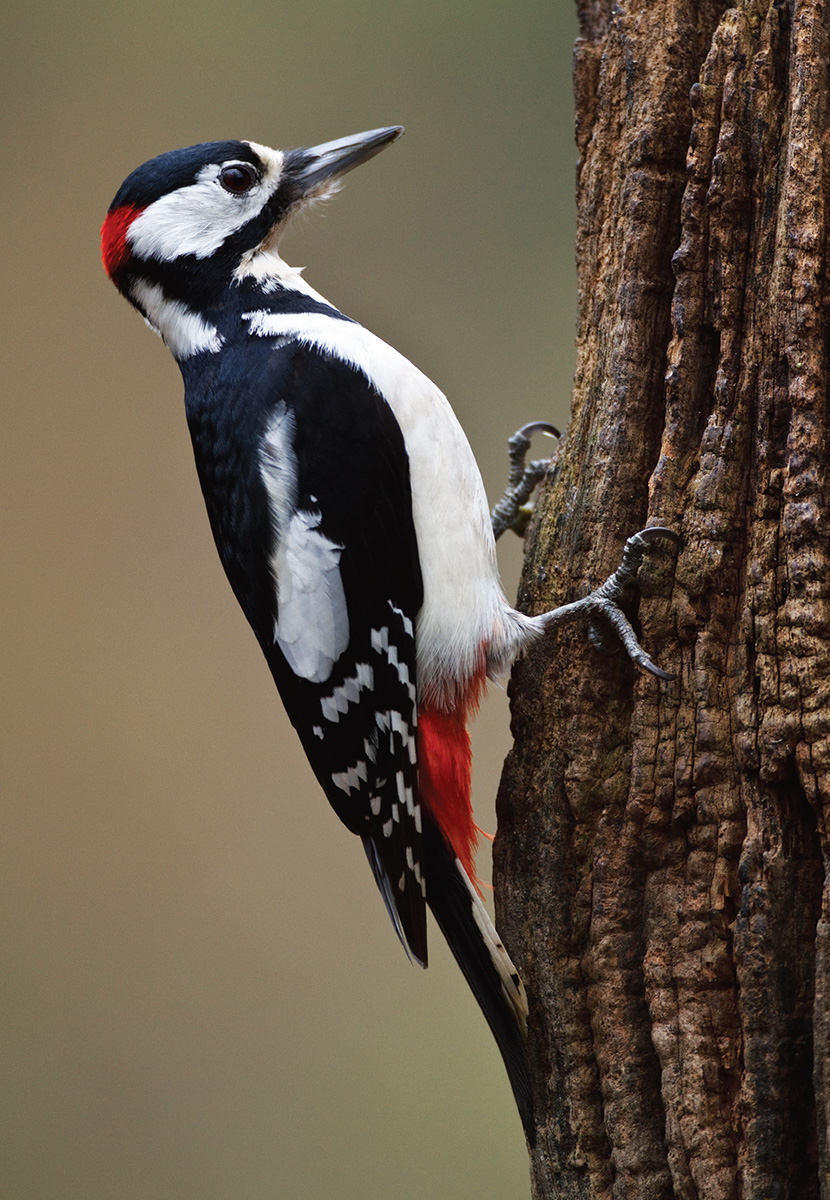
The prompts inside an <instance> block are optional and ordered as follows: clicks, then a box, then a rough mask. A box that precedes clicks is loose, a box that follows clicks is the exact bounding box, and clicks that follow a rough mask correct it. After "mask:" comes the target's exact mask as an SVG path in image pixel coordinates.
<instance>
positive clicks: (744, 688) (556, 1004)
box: [494, 0, 830, 1200]
mask: <svg viewBox="0 0 830 1200" xmlns="http://www.w3.org/2000/svg"><path fill="white" fill-rule="evenodd" d="M580 21H581V30H580V32H581V36H580V39H579V42H578V45H577V51H576V60H575V81H576V103H577V122H576V129H577V141H578V145H579V150H580V155H581V160H580V166H579V174H578V241H577V258H578V269H579V323H578V361H577V372H576V381H575V388H574V397H573V413H572V419H571V424H570V427H569V429H568V432H567V436H566V439H565V441H564V444H563V448H562V452H561V455H560V457H559V461H558V464H557V466H556V468H555V470H554V471H553V472H552V473H551V474H550V476H549V478H548V480H547V481H546V485H545V488H544V490H543V494H542V496H541V498H540V501H539V504H538V506H537V513H536V516H535V519H534V522H533V525H532V527H531V530H530V533H529V536H528V544H527V557H526V561H525V569H524V575H523V580H522V595H521V597H520V599H521V601H522V604H523V605H524V606H525V607H526V608H527V609H528V610H529V611H534V612H538V611H542V610H543V609H545V608H550V607H552V606H554V605H555V604H557V603H563V602H565V601H567V600H571V599H575V598H576V597H578V596H579V595H582V594H584V593H585V592H586V591H587V590H589V588H590V587H592V586H594V585H595V584H597V583H599V582H601V581H602V579H604V578H605V576H606V575H607V574H609V573H610V571H611V570H613V568H614V567H615V566H616V565H617V563H618V561H619V558H620V554H621V550H622V545H623V542H624V541H625V538H626V537H627V536H628V535H629V534H630V533H633V532H634V530H636V529H638V528H640V527H641V526H643V525H645V524H647V523H650V524H661V525H668V526H670V527H672V528H673V529H675V530H677V531H678V532H679V533H681V534H682V537H683V545H682V548H681V549H680V551H679V553H678V552H677V550H676V549H675V548H673V547H671V546H670V545H669V544H668V543H665V544H664V545H661V546H660V547H658V548H654V549H652V550H651V551H650V552H649V554H648V556H647V558H646V561H645V564H644V566H643V568H642V570H641V572H640V583H641V591H640V596H639V608H638V610H637V611H638V620H639V623H640V626H641V628H642V641H643V644H644V646H645V648H646V650H647V651H648V652H649V653H650V655H651V656H652V657H653V658H654V659H655V661H656V662H658V664H659V665H660V666H662V667H664V668H666V669H668V670H674V671H676V672H677V679H676V681H675V682H674V683H669V684H664V683H660V682H658V681H657V680H655V679H654V678H652V677H650V676H647V675H642V674H639V673H637V672H635V670H634V669H633V668H632V666H631V665H630V664H629V663H628V661H627V660H625V659H624V658H622V657H619V656H617V657H613V658H608V657H602V656H600V655H599V654H597V652H596V651H595V650H594V649H593V648H592V646H591V644H590V643H589V642H588V641H587V639H586V637H585V630H584V627H579V626H574V627H571V628H568V629H565V630H563V631H562V632H560V633H558V634H556V635H555V636H553V635H552V636H551V637H549V638H547V639H546V640H545V642H544V644H542V645H540V646H539V647H538V648H537V649H536V650H535V651H534V653H533V654H531V655H529V656H528V657H527V659H526V660H525V661H523V662H522V663H521V664H519V666H518V668H517V669H516V672H515V675H514V678H513V681H512V684H511V696H512V705H513V709H512V712H513V729H514V735H515V747H514V749H513V751H512V752H511V754H510V756H509V758H508V760H507V763H506V764H505V770H504V775H503V779H502V784H501V788H500V792H499V834H498V837H497V841H496V846H495V868H494V869H495V880H496V885H497V890H496V894H497V901H498V903H497V917H498V923H499V929H500V931H501V932H502V934H503V936H504V939H505V942H506V943H507V945H508V947H509V949H510V951H511V954H512V956H513V957H514V959H515V961H516V962H517V964H519V965H520V967H521V969H522V971H523V976H524V979H525V982H526V984H527V987H528V992H529V997H530V1004H531V1021H530V1040H531V1055H532V1059H533V1062H532V1069H533V1072H534V1079H533V1086H534V1092H535V1103H536V1106H537V1114H538V1130H539V1135H538V1139H537V1144H536V1146H535V1148H534V1150H533V1152H532V1174H533V1181H534V1195H535V1196H537V1197H560V1196H561V1197H597V1198H599V1197H602V1198H607V1197H617V1198H622V1197H626V1198H629V1200H658V1198H659V1200H669V1198H670V1197H672V1198H674V1197H676V1198H682V1200H695V1198H703V1197H705V1198H706V1200H727V1198H729V1200H738V1198H741V1200H762V1198H763V1200H771V1198H778V1197H780V1198H781V1200H800V1198H801V1197H809V1198H811V1200H812V1198H815V1200H819V1197H821V1198H822V1200H830V1144H828V1115H830V1020H828V1005H830V903H828V893H827V890H826V887H825V878H826V874H827V872H826V870H825V864H826V863H827V862H828V819H827V813H828V805H829V804H830V607H829V606H828V591H830V563H828V557H829V556H830V511H828V509H830V488H829V487H828V470H829V469H830V461H829V455H830V334H828V329H829V328H830V322H829V321H828V317H830V314H829V313H828V301H829V300H830V272H828V265H829V264H828V258H830V218H829V217H828V209H830V80H829V78H828V76H829V73H830V9H828V5H827V2H826V0H782V2H781V3H777V2H773V3H771V4H770V3H767V2H766V0H759V2H758V3H752V2H746V3H742V4H741V5H740V6H739V7H737V8H730V9H725V8H724V6H723V5H722V4H719V3H715V2H714V0H699V2H698V3H697V4H693V3H692V2H691V0H630V3H628V4H627V5H625V6H623V7H622V8H620V7H618V6H617V5H616V4H611V3H610V0H581V7H580Z"/></svg>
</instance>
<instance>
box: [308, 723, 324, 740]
mask: <svg viewBox="0 0 830 1200" xmlns="http://www.w3.org/2000/svg"><path fill="white" fill-rule="evenodd" d="M311 732H312V733H313V734H314V736H315V737H318V738H321V739H322V738H323V737H324V736H325V735H324V734H323V731H322V729H321V728H320V726H319V725H312V726H311Z"/></svg>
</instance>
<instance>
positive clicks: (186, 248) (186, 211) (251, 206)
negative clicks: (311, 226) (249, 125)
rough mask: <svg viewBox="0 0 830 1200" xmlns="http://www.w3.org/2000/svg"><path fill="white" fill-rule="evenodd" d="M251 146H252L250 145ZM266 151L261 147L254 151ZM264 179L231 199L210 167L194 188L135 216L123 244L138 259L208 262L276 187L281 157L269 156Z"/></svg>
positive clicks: (274, 153)
mask: <svg viewBox="0 0 830 1200" xmlns="http://www.w3.org/2000/svg"><path fill="white" fill-rule="evenodd" d="M249 144H251V145H252V143H249ZM256 149H257V150H260V149H261V150H263V151H264V150H265V147H261V148H260V147H256ZM261 157H262V158H263V162H264V163H265V168H266V170H265V175H264V177H263V179H262V180H261V182H260V183H258V184H257V185H256V186H255V187H253V188H251V190H250V191H249V192H246V193H245V195H244V196H233V195H231V193H230V192H226V191H225V189H224V188H223V187H222V185H221V183H220V182H219V172H220V170H221V166H220V164H219V163H209V164H208V165H207V166H206V167H203V168H202V170H201V171H200V172H199V174H198V175H197V177H196V181H195V183H191V184H189V185H188V186H187V187H181V188H177V189H176V191H175V192H168V194H167V195H166V196H161V197H160V198H159V199H158V200H155V201H154V202H153V203H152V204H148V206H147V207H146V208H145V209H144V210H143V212H141V213H139V215H138V216H137V217H136V218H135V220H134V221H133V222H132V224H131V225H130V228H129V231H128V233H127V239H128V241H129V243H130V246H131V247H132V250H133V252H134V253H135V254H136V255H137V256H138V257H139V258H143V259H155V260H156V261H157V262H173V261H174V259H177V258H180V257H181V256H182V255H185V254H193V255H195V257H196V258H208V257H209V256H210V255H211V254H213V253H214V252H215V251H216V250H218V249H219V247H220V246H221V245H222V243H223V242H224V241H225V240H226V239H227V238H229V237H230V236H231V235H232V234H234V233H236V232H237V231H238V230H240V229H241V228H242V226H243V225H247V223H248V222H249V221H251V220H252V219H253V218H254V217H256V216H257V215H258V213H259V212H260V211H261V209H262V208H263V206H264V205H265V204H266V203H267V201H268V200H269V199H270V197H271V196H272V194H273V192H274V191H275V189H276V187H277V185H278V184H279V180H280V174H281V171H282V163H283V158H284V156H283V155H282V154H281V153H280V151H279V150H269V151H268V157H267V158H265V157H264V156H262V155H261Z"/></svg>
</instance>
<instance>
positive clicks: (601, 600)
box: [538, 525, 681, 679]
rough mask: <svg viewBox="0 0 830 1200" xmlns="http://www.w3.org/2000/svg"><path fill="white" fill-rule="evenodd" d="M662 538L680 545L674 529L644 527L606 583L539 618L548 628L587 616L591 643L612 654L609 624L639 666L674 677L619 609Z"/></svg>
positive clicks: (653, 672)
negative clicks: (654, 658) (648, 651)
mask: <svg viewBox="0 0 830 1200" xmlns="http://www.w3.org/2000/svg"><path fill="white" fill-rule="evenodd" d="M661 538H665V539H667V540H668V541H671V542H674V543H675V545H678V546H679V545H680V544H681V538H680V535H679V534H678V533H675V531H674V530H673V529H666V528H665V527H663V526H662V525H652V526H650V527H649V528H648V529H641V530H640V531H639V533H635V534H633V535H632V536H631V537H630V538H629V539H628V541H627V542H626V543H625V549H624V550H623V556H622V562H621V563H620V565H619V566H618V567H617V569H616V571H614V573H613V575H609V576H608V578H607V579H606V581H605V583H603V584H601V585H600V587H598V588H595V590H594V591H593V592H591V593H590V595H588V596H585V597H583V599H582V600H574V601H573V602H572V603H571V604H563V605H561V606H560V607H559V608H554V609H551V611H550V612H547V613H542V615H541V616H540V617H539V618H538V620H539V622H540V624H542V625H543V626H544V627H545V628H546V629H548V628H553V626H555V625H564V624H566V623H567V622H568V621H575V620H577V619H579V618H581V617H587V618H588V619H589V621H590V625H589V629H588V636H589V638H590V639H591V643H592V644H593V645H594V646H595V647H596V648H597V649H598V650H601V651H602V652H604V653H606V654H607V653H613V651H611V650H609V647H608V642H607V639H606V636H605V635H606V630H607V627H608V626H609V625H610V626H611V628H612V629H613V631H614V633H616V635H617V637H618V638H619V640H620V641H621V642H622V644H623V647H624V649H625V651H626V653H627V654H628V657H629V658H630V659H631V661H632V662H633V663H635V664H636V666H638V667H640V668H641V669H642V670H644V671H649V672H650V673H651V674H652V675H655V676H656V677H657V678H658V679H674V675H673V674H672V673H671V672H669V671H663V670H661V668H660V667H658V666H657V665H656V664H655V663H653V662H652V661H651V659H650V658H649V656H648V655H647V654H646V652H645V650H644V649H643V647H642V646H641V645H640V643H639V641H638V640H637V635H636V633H635V632H634V630H633V628H632V625H631V622H630V621H629V619H628V617H627V616H626V615H625V613H624V612H623V611H622V609H621V608H620V601H621V600H622V599H623V598H624V596H625V593H626V592H627V591H629V592H630V591H631V589H632V588H633V586H634V584H635V583H636V579H637V571H638V570H639V569H640V564H641V563H642V561H643V557H644V555H645V552H646V550H647V549H648V547H649V545H650V544H651V543H652V542H655V541H658V540H660V539H661Z"/></svg>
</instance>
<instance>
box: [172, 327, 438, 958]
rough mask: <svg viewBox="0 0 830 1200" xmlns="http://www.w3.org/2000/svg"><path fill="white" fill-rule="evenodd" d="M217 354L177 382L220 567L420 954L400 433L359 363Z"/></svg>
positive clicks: (408, 548)
mask: <svg viewBox="0 0 830 1200" xmlns="http://www.w3.org/2000/svg"><path fill="white" fill-rule="evenodd" d="M221 358H222V362H221V363H220V364H218V367H217V370H216V373H215V375H214V376H213V377H212V378H210V379H206V378H205V377H204V376H193V375H189V374H188V372H185V382H186V403H187V410H188V421H189V424H190V428H191V433H192V436H193V443H194V450H195V454H196V462H197V467H198V469H199V476H200V480H201V483H202V489H203V492H204V494H205V500H206V502H207V507H208V513H209V515H210V520H211V526H212V528H213V532H214V536H215V538H216V543H217V547H218V549H219V553H220V556H221V558H222V562H223V564H224V566H225V569H226V571H227V574H228V577H229V579H230V582H231V584H232V586H233V588H234V591H235V593H236V595H237V598H238V599H239V601H240V603H241V605H242V607H243V609H244V611H245V614H246V616H247V617H248V620H249V621H250V623H251V625H252V627H253V629H254V632H255V633H256V635H257V638H258V640H259V642H260V645H261V646H262V649H263V651H264V653H265V656H266V658H267V660H268V664H269V666H270V668H271V671H272V673H273V676H274V679H275V681H276V683H277V687H278V688H279V691H280V694H281V696H282V699H283V703H284V704H285V707H286V710H287V712H288V715H289V717H290V719H291V721H292V723H293V724H294V726H295V728H296V729H297V731H298V733H299V735H300V738H301V740H302V743H303V747H304V749H305V751H306V754H307V756H308V759H309V762H310V763H311V766H312V767H313V769H314V772H315V774H316V776H317V778H318V780H319V781H320V784H321V785H322V787H323V790H324V791H325V793H326V795H327V797H328V799H329V801H330V802H331V804H332V806H333V807H334V809H335V811H336V812H337V814H338V816H339V817H340V818H341V820H342V821H343V822H344V823H345V824H346V825H347V826H348V828H349V829H351V830H352V832H354V833H357V834H359V835H360V837H361V838H362V840H363V844H364V847H365V849H366V853H367V856H368V859H369V862H370V865H371V867H372V871H373V874H374V876H375V879H376V881H377V883H378V887H379V888H380V891H381V894H382V895H383V898H384V901H385V903H386V906H387V909H388V910H389V913H390V916H391V918H392V921H393V924H394V925H395V928H396V930H397V932H398V935H399V937H400V938H401V941H402V942H403V944H404V946H405V947H406V949H407V950H408V952H409V953H410V954H411V955H412V956H413V957H414V958H415V959H417V960H418V961H420V962H422V963H424V964H426V961H427V948H426V915H425V900H424V896H425V890H426V881H425V878H424V874H423V870H422V868H423V851H422V832H421V812H420V806H419V803H418V791H417V762H416V726H417V703H416V690H415V638H414V622H415V617H416V614H417V612H418V610H419V608H420V606H421V602H422V595H423V593H422V584H421V575H420V568H419V565H418V554H417V544H416V538H415V530H414V525H413V521H412V502H411V493H410V482H409V462H408V458H407V454H406V450H405V447H404V442H403V436H402V434H401V431H400V428H399V426H398V424H397V421H396V420H395V417H394V415H393V413H392V411H391V409H390V408H389V406H388V404H387V403H386V401H385V400H384V399H383V398H382V397H381V396H380V395H379V394H378V393H377V392H376V391H375V390H374V389H373V388H372V387H371V386H370V384H369V383H368V381H367V380H366V378H365V377H364V376H363V375H362V374H361V373H359V372H357V371H355V370H354V369H353V368H351V367H349V366H348V365H347V364H345V363H343V362H341V361H340V360H338V359H335V358H332V357H329V356H327V355H324V354H322V353H321V352H319V351H317V350H315V349H312V348H309V347H307V346H302V345H300V344H299V343H297V342H288V343H286V344H283V345H281V346H278V347H277V348H274V344H273V342H271V343H270V344H268V343H266V345H265V346H263V349H262V351H261V352H260V353H259V354H257V355H255V356H254V357H253V359H252V355H251V343H250V342H248V343H247V347H246V353H245V354H244V355H239V356H237V355H235V354H233V353H230V354H226V355H223V356H221ZM234 360H236V362H235V363H234ZM240 372H242V373H240ZM275 576H276V579H277V583H276V584H275ZM278 593H279V597H280V600H279V602H278V599H277V596H278Z"/></svg>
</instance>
